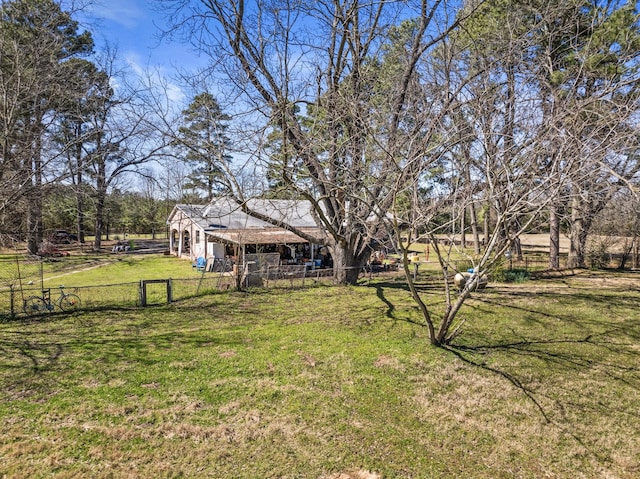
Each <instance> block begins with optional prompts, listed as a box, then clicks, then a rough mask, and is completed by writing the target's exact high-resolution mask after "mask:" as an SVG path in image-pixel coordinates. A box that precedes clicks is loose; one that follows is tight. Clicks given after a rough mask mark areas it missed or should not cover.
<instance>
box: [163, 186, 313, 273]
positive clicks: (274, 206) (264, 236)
mask: <svg viewBox="0 0 640 479" xmlns="http://www.w3.org/2000/svg"><path fill="white" fill-rule="evenodd" d="M247 206H248V208H249V209H251V210H252V211H254V212H256V213H258V215H262V216H266V217H268V218H271V219H272V220H273V221H274V222H276V223H277V222H282V223H286V224H288V225H291V226H292V227H295V228H297V229H298V230H299V231H301V232H304V233H306V234H309V235H312V236H313V237H315V238H319V239H320V238H322V236H323V232H322V230H321V229H320V228H319V227H318V226H317V225H316V222H315V220H314V218H313V216H312V215H311V204H310V203H309V202H308V201H295V200H273V199H252V200H249V201H247ZM167 224H168V226H169V231H170V235H169V239H170V250H171V252H172V253H173V254H175V255H177V256H178V257H183V258H188V259H190V260H192V261H194V260H196V259H197V258H216V259H221V258H234V259H235V260H236V261H237V260H238V258H244V257H245V256H246V255H247V254H255V253H279V254H280V259H281V261H283V262H284V261H290V262H296V261H304V260H307V261H308V260H310V259H313V258H314V257H315V254H316V252H317V250H318V247H317V245H313V244H310V243H309V242H308V241H307V240H305V239H303V238H301V237H300V236H298V235H296V234H294V233H293V232H291V231H288V230H286V229H284V228H282V227H278V226H274V225H273V224H272V223H270V222H267V221H264V220H262V219H259V218H257V217H254V216H250V215H248V214H246V213H245V212H244V211H242V209H241V207H240V206H239V205H238V204H237V203H236V202H235V201H234V200H233V199H231V198H227V197H222V198H216V199H214V200H213V201H212V202H211V203H209V204H206V205H188V204H177V205H176V206H175V207H174V208H173V210H172V211H171V214H170V215H169V218H168V220H167Z"/></svg>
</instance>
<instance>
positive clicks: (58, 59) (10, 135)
mask: <svg viewBox="0 0 640 479" xmlns="http://www.w3.org/2000/svg"><path fill="white" fill-rule="evenodd" d="M92 48H93V41H92V39H91V35H90V34H89V33H87V32H83V33H80V32H79V31H78V23H77V22H76V21H75V20H73V19H72V16H71V13H69V12H67V11H64V10H62V8H61V6H60V5H59V4H58V3H57V2H55V1H53V0H46V1H35V0H14V1H8V2H3V3H2V5H1V6H0V49H1V51H2V54H1V58H0V63H1V65H0V66H1V68H0V72H1V73H0V88H1V89H2V95H0V98H1V100H0V125H1V129H2V133H3V135H2V139H1V140H0V141H1V142H2V147H1V151H0V155H1V157H0V162H1V163H0V183H2V184H3V186H6V188H3V190H4V191H3V194H2V200H0V212H1V213H3V214H6V213H7V211H6V210H7V208H10V207H12V206H16V205H17V206H18V208H22V209H23V211H26V230H27V239H28V248H29V250H30V251H32V252H35V251H37V249H38V247H39V244H40V242H41V240H42V237H43V231H42V191H43V186H44V184H45V183H46V181H47V180H46V176H45V175H46V174H47V169H48V166H49V164H50V163H51V162H52V161H53V160H54V159H55V157H56V156H57V155H56V153H55V152H54V151H53V150H51V149H49V145H48V144H47V142H48V141H49V138H48V135H49V134H50V125H51V124H52V123H53V121H54V119H55V117H56V113H57V109H58V107H59V106H60V103H61V100H62V99H63V98H64V97H65V95H66V94H67V90H66V88H65V84H66V76H65V74H64V73H65V71H66V72H68V68H67V66H68V62H69V60H70V59H72V58H73V57H76V56H78V55H84V54H88V53H90V52H91V50H92ZM18 217H20V218H22V217H25V215H20V216H18Z"/></svg>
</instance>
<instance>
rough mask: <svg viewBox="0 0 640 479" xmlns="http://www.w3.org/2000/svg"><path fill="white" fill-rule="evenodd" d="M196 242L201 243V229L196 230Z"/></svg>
mask: <svg viewBox="0 0 640 479" xmlns="http://www.w3.org/2000/svg"><path fill="white" fill-rule="evenodd" d="M196 244H200V231H196Z"/></svg>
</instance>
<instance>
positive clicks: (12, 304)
mask: <svg viewBox="0 0 640 479" xmlns="http://www.w3.org/2000/svg"><path fill="white" fill-rule="evenodd" d="M9 295H10V296H9V304H10V310H11V316H10V318H11V319H13V318H14V317H15V315H16V303H15V289H13V284H10V285H9Z"/></svg>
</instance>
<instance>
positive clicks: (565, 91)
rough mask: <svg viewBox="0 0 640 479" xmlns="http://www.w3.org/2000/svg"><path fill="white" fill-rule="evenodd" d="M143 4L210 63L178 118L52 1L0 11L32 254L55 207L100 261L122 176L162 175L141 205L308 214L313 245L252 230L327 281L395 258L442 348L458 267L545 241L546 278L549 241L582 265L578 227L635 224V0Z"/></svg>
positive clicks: (13, 163)
mask: <svg viewBox="0 0 640 479" xmlns="http://www.w3.org/2000/svg"><path fill="white" fill-rule="evenodd" d="M156 3H157V5H159V6H160V7H162V8H164V9H165V12H166V14H167V19H168V22H169V24H168V25H169V26H168V27H167V28H166V30H165V31H164V35H166V36H167V37H179V38H183V39H184V38H186V39H187V40H188V41H189V42H190V43H191V44H192V45H193V46H194V47H195V48H197V49H198V50H199V52H200V53H201V55H202V56H204V57H206V58H208V59H209V60H210V66H209V67H208V68H205V69H204V70H202V71H199V72H196V73H194V74H193V75H191V76H189V77H188V78H185V79H186V80H188V81H189V82H190V85H191V86H192V89H193V91H194V92H195V93H194V95H193V96H192V99H191V101H190V103H189V104H188V106H186V107H181V108H179V109H178V110H177V111H174V110H173V109H172V108H171V106H169V105H168V103H169V102H168V101H167V98H168V95H167V94H166V91H165V92H164V94H163V90H162V82H160V84H159V83H158V81H157V79H154V78H153V77H152V76H149V77H148V78H147V79H146V80H147V83H146V84H145V83H144V82H140V83H137V84H136V85H133V84H130V83H129V82H128V81H127V80H126V76H124V75H122V72H121V71H119V70H118V68H117V61H116V60H117V55H116V53H115V52H110V51H106V52H101V53H100V54H95V53H94V52H93V49H94V45H93V41H92V38H91V34H90V33H88V32H80V31H79V28H78V23H77V22H76V21H75V20H73V12H69V11H64V10H63V9H62V8H61V7H60V4H59V3H57V2H55V1H54V0H13V1H6V2H3V3H2V10H1V12H2V18H1V19H0V43H1V44H0V51H1V52H2V54H1V57H0V88H1V89H2V91H3V95H0V127H2V130H3V133H2V137H1V141H2V145H1V153H0V162H1V163H0V220H1V221H2V225H3V230H4V231H13V232H23V233H24V234H25V235H26V237H27V240H28V244H29V249H31V250H32V251H34V250H35V249H37V245H38V243H39V242H40V241H41V240H42V238H43V231H44V224H45V223H44V222H45V221H47V222H48V221H50V218H51V217H52V216H54V217H55V216H56V213H55V212H53V213H52V211H53V210H51V208H52V207H53V208H55V206H53V205H54V204H55V201H50V199H51V198H55V194H54V193H55V192H60V191H64V192H66V193H65V194H64V195H63V196H64V197H65V198H66V201H69V199H70V198H73V206H72V207H70V208H68V210H69V211H73V213H74V215H75V220H74V223H75V229H77V231H78V234H79V236H80V237H82V236H83V235H84V234H85V231H86V230H87V229H88V228H89V220H90V222H91V230H92V232H93V233H94V234H95V237H96V240H95V245H94V246H95V247H96V248H99V247H100V238H101V237H102V234H103V233H104V232H105V229H106V228H107V227H109V228H110V227H112V225H113V223H109V222H110V221H111V219H109V220H107V215H108V214H111V213H112V211H113V210H109V202H110V200H111V199H113V198H115V197H116V196H117V195H118V194H119V192H120V191H124V190H126V188H124V185H125V184H126V183H125V181H127V180H128V179H130V178H131V177H130V173H136V174H137V175H139V176H140V177H141V178H147V179H149V180H153V181H155V182H156V184H159V183H162V181H160V180H159V177H166V178H167V179H168V178H170V177H171V178H173V181H168V180H167V181H166V182H164V183H162V184H161V186H160V191H162V193H161V194H160V196H158V197H157V198H158V200H163V199H168V197H169V196H170V197H171V199H172V200H175V201H186V202H189V201H193V202H203V201H207V200H209V199H211V198H213V197H215V196H217V195H222V194H224V195H228V196H231V197H233V198H235V199H236V201H237V202H238V205H239V207H241V208H243V209H244V210H245V211H246V212H248V213H249V214H254V215H259V214H258V213H257V212H253V211H250V209H249V207H248V203H247V199H249V198H251V197H256V196H262V197H264V196H270V197H286V198H293V199H304V200H307V201H309V202H310V203H311V204H312V205H313V211H312V213H313V215H314V217H315V219H316V222H317V223H318V225H319V226H320V227H321V231H322V233H321V234H316V235H310V234H309V233H308V232H306V231H299V230H297V229H296V228H295V227H294V226H293V225H287V224H282V222H281V220H280V218H281V217H282V215H279V214H275V215H273V216H272V217H268V216H266V217H263V218H262V219H265V220H267V221H271V222H273V223H274V224H277V225H278V226H281V227H285V228H288V229H290V230H291V231H294V232H295V233H297V234H298V235H300V236H302V237H303V238H306V239H308V240H309V241H311V242H313V243H317V244H322V245H325V246H326V247H327V248H328V249H329V250H330V251H331V254H332V257H333V260H334V265H336V266H337V267H336V268H335V280H336V282H340V283H355V282H356V281H357V278H358V274H359V272H360V271H361V269H362V267H363V265H364V264H365V263H366V262H367V261H368V260H369V257H370V255H371V252H372V250H373V249H374V248H376V247H378V246H379V245H387V246H391V247H392V248H394V249H396V250H397V251H399V252H400V253H401V254H402V255H403V256H404V259H405V261H404V265H405V268H406V273H407V280H408V282H409V286H410V289H411V291H412V294H413V296H414V299H415V300H416V301H417V302H418V304H420V306H421V308H422V310H423V312H424V315H425V319H426V321H427V323H428V324H429V325H430V327H431V328H432V329H433V330H432V340H433V342H434V343H446V342H447V341H448V338H450V336H451V334H452V333H451V330H452V325H453V321H454V319H455V318H456V316H457V314H458V311H459V309H460V307H461V306H462V304H463V303H464V301H465V299H466V298H467V297H468V295H469V294H470V291H471V289H472V288H473V287H474V284H473V282H471V283H470V284H469V285H468V287H467V289H465V290H464V291H463V292H462V293H461V294H458V295H453V294H452V293H451V291H450V290H449V289H448V286H447V285H448V284H449V283H448V280H449V279H450V276H451V274H452V273H453V272H454V271H455V264H454V262H453V258H454V257H459V256H460V255H463V256H465V255H466V256H465V257H467V259H468V261H469V262H470V263H471V264H472V265H473V268H474V269H475V270H476V271H477V272H478V276H479V275H480V274H481V273H483V272H486V271H489V270H490V269H491V268H493V267H494V266H495V265H496V264H498V263H499V262H500V261H501V259H502V258H503V257H504V254H505V253H506V252H510V253H511V252H512V253H513V254H516V255H517V254H520V251H521V250H520V246H519V238H520V236H521V234H523V233H525V232H528V231H531V230H533V229H536V230H538V231H545V232H548V234H549V253H550V254H549V257H550V260H549V261H550V262H549V267H550V268H559V267H560V249H559V240H560V237H561V235H563V234H564V235H567V236H568V238H569V240H570V253H569V258H568V265H569V266H571V267H582V266H585V264H586V260H587V244H588V238H589V236H590V235H592V234H593V232H594V231H595V228H600V229H602V228H605V229H606V228H609V230H611V229H612V228H614V229H615V228H619V230H618V231H619V232H620V233H621V234H623V232H624V234H625V235H626V234H628V232H633V231H634V228H635V226H634V225H637V214H638V213H637V212H638V208H637V206H638V196H637V187H638V175H639V169H640V163H639V162H638V143H639V139H640V136H639V134H638V133H639V132H638V119H639V117H638V91H639V90H638V80H639V70H638V66H639V65H638V55H639V54H640V30H639V28H640V26H639V21H638V20H639V16H638V11H637V7H636V5H635V2H632V1H626V2H625V1H617V0H613V1H611V0H609V1H600V0H562V1H560V2H558V1H556V0H553V1H552V0H466V1H462V2H460V1H447V0H407V1H403V2H397V1H391V0H373V1H368V2H362V1H360V0H319V1H316V2H299V1H294V0H284V1H282V0H255V1H251V2H245V1H244V0H224V1H222V0H221V1H217V0H211V1H208V2H182V1H177V0H159V1H158V2H156ZM116 80H117V81H116ZM116 85H117V86H116ZM150 161H155V162H158V164H160V165H162V169H161V171H162V172H161V173H158V171H159V170H158V169H154V170H150V169H149V168H148V166H147V165H148V163H149V162H150ZM163 194H164V195H165V198H163V197H162V195H163ZM48 195H53V196H48ZM69 195H71V196H69ZM616 204H621V205H622V204H624V205H625V207H624V208H622V207H620V208H616V206H615V205H616ZM45 208H47V212H46V214H45V211H44V209H45ZM612 209H613V211H615V213H614V216H615V218H611V213H610V212H611V211H612ZM621 216H625V217H626V218H627V221H617V220H620V217H621ZM608 218H610V219H611V220H612V221H607V219H608ZM613 219H615V220H616V221H613ZM116 223H117V221H116ZM121 223H122V221H121ZM623 223H624V226H623ZM107 224H109V226H108V225H107ZM604 224H608V225H609V226H606V227H605V226H603V225H604ZM615 225H618V226H615ZM633 234H636V233H633ZM443 236H449V237H453V236H455V237H456V238H457V241H462V242H463V243H465V242H466V241H467V239H468V238H471V239H472V243H473V248H472V249H471V251H469V250H461V251H458V252H456V251H454V247H455V246H457V243H456V242H455V241H449V242H447V243H446V244H444V243H443V242H442V237H443ZM636 236H637V235H636ZM414 241H426V242H429V243H430V244H431V245H432V248H433V251H434V252H435V254H436V256H437V259H438V261H439V264H440V265H441V270H442V277H443V279H444V284H445V291H446V304H447V306H446V308H445V312H444V313H443V315H442V318H441V321H440V322H439V324H440V327H439V329H438V328H435V327H434V324H435V323H434V322H433V321H432V320H431V317H430V314H431V313H430V312H429V310H428V308H427V307H426V305H425V304H424V303H422V301H421V299H420V294H419V292H418V291H417V289H416V288H414V287H413V286H412V284H411V275H410V274H409V270H408V263H407V261H406V258H407V255H408V253H409V250H408V247H409V245H410V244H411V243H412V242H414ZM454 253H456V254H455V255H454ZM436 329H438V330H436ZM454 330H455V328H454Z"/></svg>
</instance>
